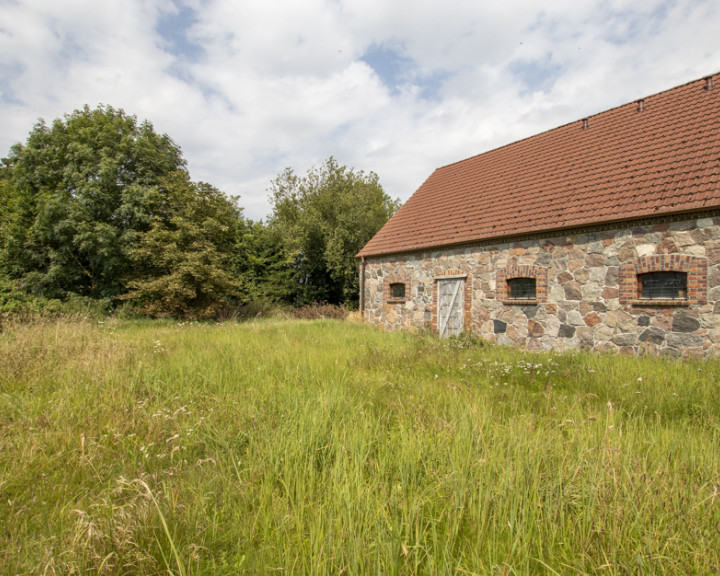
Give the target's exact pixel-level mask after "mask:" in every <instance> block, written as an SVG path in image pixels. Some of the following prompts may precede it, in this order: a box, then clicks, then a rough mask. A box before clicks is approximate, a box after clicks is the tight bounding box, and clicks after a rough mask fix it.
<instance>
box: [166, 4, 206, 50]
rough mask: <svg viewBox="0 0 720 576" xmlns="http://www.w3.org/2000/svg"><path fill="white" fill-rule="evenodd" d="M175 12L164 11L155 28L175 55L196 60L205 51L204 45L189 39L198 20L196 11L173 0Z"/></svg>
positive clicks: (167, 47) (167, 48)
mask: <svg viewBox="0 0 720 576" xmlns="http://www.w3.org/2000/svg"><path fill="white" fill-rule="evenodd" d="M173 4H174V5H175V8H176V9H177V10H176V11H175V12H163V13H162V14H161V16H160V18H159V19H158V22H157V25H156V26H155V29H156V30H157V32H158V34H160V36H161V37H162V39H163V42H164V48H165V49H166V50H167V52H170V53H172V54H174V55H175V56H179V57H184V58H186V59H188V60H194V59H196V58H197V57H198V56H200V55H201V54H202V52H203V49H202V46H200V45H199V44H195V43H194V42H191V41H190V40H189V39H188V35H187V32H188V30H189V29H190V28H191V27H192V26H193V24H195V23H196V22H197V16H196V15H195V12H194V11H193V10H192V9H191V8H189V7H187V6H185V5H184V4H182V3H181V2H173Z"/></svg>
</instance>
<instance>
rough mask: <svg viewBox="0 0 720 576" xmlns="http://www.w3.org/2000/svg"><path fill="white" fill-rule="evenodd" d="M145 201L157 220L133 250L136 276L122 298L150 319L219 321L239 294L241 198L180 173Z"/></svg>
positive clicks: (131, 252)
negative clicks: (236, 264)
mask: <svg viewBox="0 0 720 576" xmlns="http://www.w3.org/2000/svg"><path fill="white" fill-rule="evenodd" d="M145 202H146V204H145V209H146V210H148V211H149V213H151V214H152V215H153V216H152V220H151V222H150V226H149V230H148V231H147V232H144V233H143V234H141V235H140V237H139V239H138V241H137V243H136V245H135V246H133V247H131V248H130V249H129V257H130V261H131V262H132V264H133V268H134V269H135V270H136V271H137V272H136V274H137V276H136V278H134V279H133V280H131V281H130V282H129V286H130V288H131V290H130V291H129V292H128V293H127V294H125V295H124V296H123V299H126V300H128V301H130V302H132V303H134V304H136V305H137V307H138V308H139V310H141V311H142V312H144V313H145V314H148V315H150V316H176V317H185V318H213V317H216V316H217V315H218V313H219V312H220V310H222V308H223V307H225V306H227V305H228V302H229V300H230V299H231V298H233V297H237V295H238V283H237V281H236V279H235V278H234V277H233V275H232V274H231V271H230V262H231V259H232V257H233V255H234V252H235V241H236V236H237V229H238V223H239V222H240V220H241V217H240V209H239V208H238V206H237V201H236V199H231V198H228V197H227V196H225V195H224V194H223V193H222V192H220V191H219V190H217V189H216V188H214V187H212V186H210V185H209V184H206V183H204V182H200V183H193V182H191V181H190V178H189V176H188V174H187V173H186V172H182V171H180V172H175V173H174V174H172V175H170V176H168V177H167V178H166V179H165V180H164V181H163V183H162V186H160V187H156V188H152V189H151V190H150V191H149V194H148V195H147V197H146V200H145Z"/></svg>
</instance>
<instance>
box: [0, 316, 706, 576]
mask: <svg viewBox="0 0 720 576" xmlns="http://www.w3.org/2000/svg"><path fill="white" fill-rule="evenodd" d="M0 358H3V370H0V390H2V394H0V421H2V434H1V436H0V439H1V441H2V450H0V490H1V491H2V500H1V501H0V526H2V527H3V530H2V531H0V566H2V570H1V571H2V572H3V573H7V574H41V573H48V574H51V573H52V574H143V575H151V576H152V575H159V574H169V573H174V574H182V573H185V574H194V575H201V574H214V575H215V574H219V575H223V574H227V575H231V574H232V575H235V574H270V573H276V572H280V573H285V574H313V575H315V574H328V575H329V574H334V575H337V574H341V573H342V574H389V575H397V574H407V575H410V574H497V575H500V574H506V575H508V576H509V575H511V574H538V575H541V574H543V575H544V574H607V575H610V576H620V575H623V576H624V575H629V574H662V575H666V576H668V575H683V576H684V575H686V574H717V573H718V568H719V567H720V533H718V529H717V528H718V523H720V496H718V493H719V491H720V476H719V475H718V471H719V470H720V388H719V387H718V385H717V383H718V381H720V362H718V361H717V360H713V361H705V362H677V361H669V360H664V359H650V358H623V357H618V356H597V355H589V354H583V353H576V354H565V355H560V354H549V353H543V354H540V353H534V354H533V353H529V352H526V351H518V350H512V349H507V348H499V347H495V346H492V345H486V346H483V347H482V348H457V347H448V346H445V342H444V341H438V340H436V339H432V338H429V337H428V336H427V335H410V334H400V333H393V334H384V333H381V332H379V331H377V330H373V329H370V328H368V327H366V326H362V325H360V324H349V323H341V322H334V321H328V320H321V321H311V322H308V321H293V322H277V321H258V322H248V323H245V324H235V323H226V324H221V325H215V324H213V325H211V324H204V323H200V324H198V323H186V322H182V323H178V322H170V321H155V322H149V321H142V322H131V323H130V322H119V321H115V320H110V321H105V322H102V323H101V322H92V323H91V322H64V321H63V322H58V323H37V324H22V325H14V326H9V329H8V330H6V331H4V332H2V333H0Z"/></svg>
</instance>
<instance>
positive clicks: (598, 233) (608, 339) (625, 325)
mask: <svg viewBox="0 0 720 576" xmlns="http://www.w3.org/2000/svg"><path fill="white" fill-rule="evenodd" d="M448 270H453V271H455V272H457V271H461V272H462V273H463V274H467V277H468V281H469V282H470V286H471V293H470V306H469V309H470V319H469V320H466V326H467V325H469V326H470V328H471V330H472V331H473V332H474V333H476V334H478V335H479V336H481V337H483V338H485V339H487V340H489V341H491V342H496V343H498V344H507V345H513V346H517V347H524V348H528V349H536V350H541V349H542V350H550V349H555V350H567V349H572V348H582V349H590V350H597V351H601V352H619V353H623V354H642V353H650V354H659V355H666V356H673V357H703V356H720V216H718V215H716V214H713V215H712V217H709V216H706V217H697V218H692V219H685V220H676V221H660V220H656V221H654V222H643V223H638V224H636V225H626V226H625V227H622V228H620V227H615V228H612V229H605V230H603V229H599V230H598V229H595V230H592V231H580V232H578V233H577V234H563V235H555V236H552V237H547V238H539V239H538V238H536V239H527V240H520V241H517V242H508V243H495V244H488V243H485V244H478V245H473V246H465V247H461V248H454V249H447V250H438V251H427V252H418V253H413V254H404V255H397V256H394V257H384V258H368V259H366V266H365V300H364V302H365V308H364V317H365V320H366V321H368V322H371V323H373V324H376V325H378V326H379V327H380V328H382V329H385V330H394V329H400V328H431V329H432V328H434V327H433V318H434V313H435V309H434V307H435V305H436V302H435V298H436V297H435V290H434V286H435V279H436V278H438V277H441V276H442V275H443V274H447V271H448ZM648 270H676V271H682V272H685V273H687V275H688V297H687V299H686V300H684V301H670V300H661V301H650V302H648V301H645V300H640V299H639V297H638V296H637V279H636V275H637V274H640V273H643V272H647V271H648ZM518 275H523V276H526V275H532V276H533V277H536V278H537V282H538V287H539V289H538V295H537V299H536V300H532V301H528V300H516V301H513V300H510V299H508V294H509V293H508V290H507V280H508V279H510V278H515V277H518ZM402 279H408V280H407V282H408V284H407V288H406V296H405V299H404V300H403V301H400V302H398V301H392V300H391V299H388V298H387V288H386V283H387V282H388V281H389V280H391V281H393V282H395V281H398V280H402ZM466 309H467V307H466Z"/></svg>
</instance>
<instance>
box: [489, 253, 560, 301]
mask: <svg viewBox="0 0 720 576" xmlns="http://www.w3.org/2000/svg"><path fill="white" fill-rule="evenodd" d="M520 278H526V279H532V280H535V298H534V299H528V298H517V299H516V298H513V296H512V286H511V285H512V284H513V282H512V281H513V280H517V279H520ZM524 283H525V284H527V282H524ZM518 284H520V283H518ZM496 294H497V299H498V300H500V301H502V302H507V303H510V304H512V303H515V302H517V303H520V304H528V303H537V302H547V298H548V269H547V268H546V267H545V266H535V265H531V264H516V263H514V262H511V263H510V264H508V265H507V266H506V267H505V268H503V269H502V270H498V272H497V275H496Z"/></svg>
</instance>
